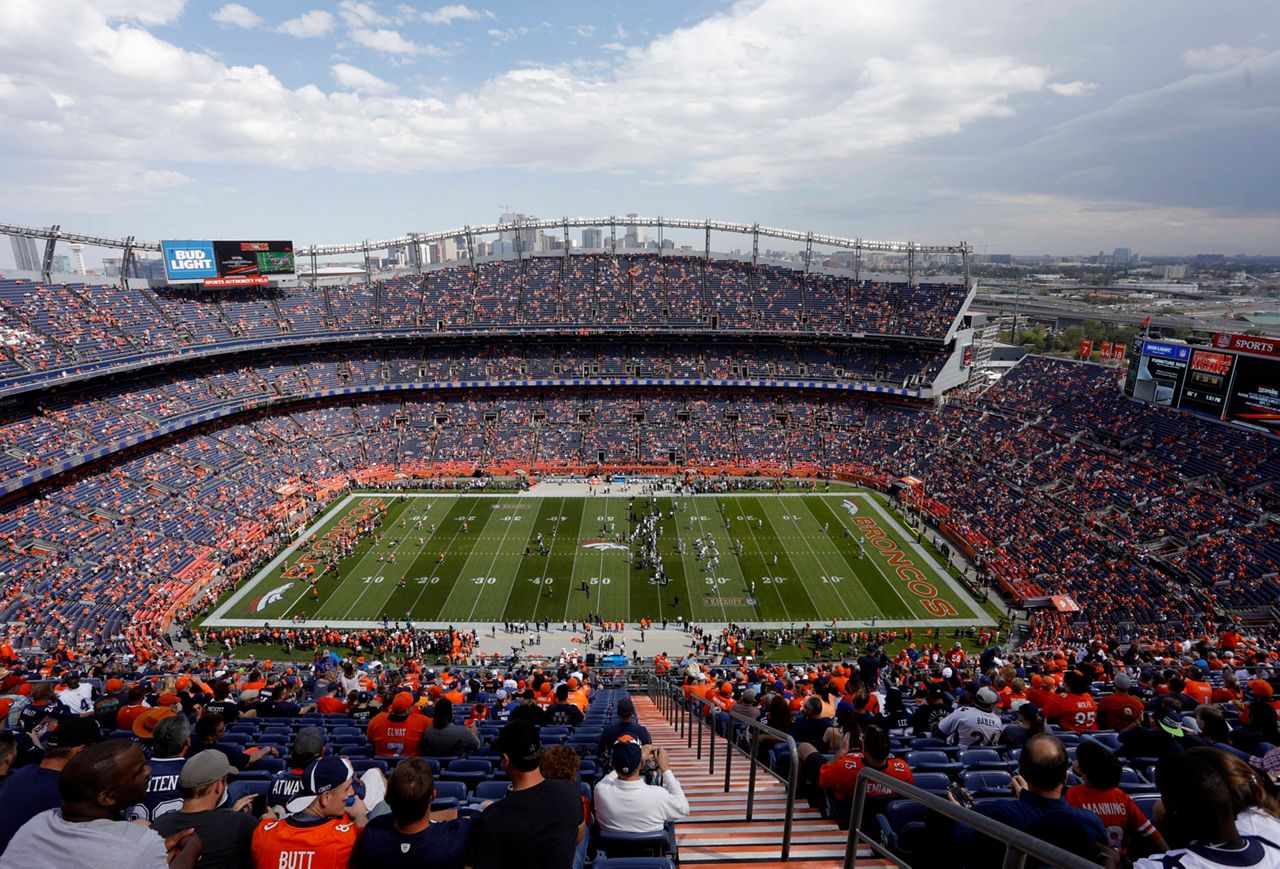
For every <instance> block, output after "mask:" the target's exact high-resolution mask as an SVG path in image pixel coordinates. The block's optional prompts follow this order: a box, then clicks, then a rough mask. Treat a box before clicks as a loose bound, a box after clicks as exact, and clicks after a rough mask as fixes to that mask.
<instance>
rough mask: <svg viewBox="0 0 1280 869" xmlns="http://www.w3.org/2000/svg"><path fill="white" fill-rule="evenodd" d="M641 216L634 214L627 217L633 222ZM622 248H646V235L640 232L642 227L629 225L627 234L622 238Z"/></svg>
mask: <svg viewBox="0 0 1280 869" xmlns="http://www.w3.org/2000/svg"><path fill="white" fill-rule="evenodd" d="M639 216H640V215H638V214H636V213H634V212H632V213H631V214H628V215H627V217H629V218H631V219H633V220H634V219H635V218H637V217H639ZM622 246H623V247H628V248H635V247H643V246H644V233H642V232H641V231H640V227H638V226H636V225H635V224H634V223H629V224H627V231H626V234H625V235H624V236H623V237H622Z"/></svg>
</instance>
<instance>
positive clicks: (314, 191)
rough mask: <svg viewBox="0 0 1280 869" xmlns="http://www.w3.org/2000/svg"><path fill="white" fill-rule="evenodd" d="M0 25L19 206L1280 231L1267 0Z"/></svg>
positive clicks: (209, 7) (476, 10)
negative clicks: (1271, 145)
mask: <svg viewBox="0 0 1280 869" xmlns="http://www.w3.org/2000/svg"><path fill="white" fill-rule="evenodd" d="M0 16H2V19H3V20H4V21H5V22H6V25H7V26H6V28H4V29H3V30H2V31H0V50H2V51H4V53H5V57H6V64H5V66H4V68H3V69H0V94H4V95H5V99H2V100H0V122H3V123H4V126H5V130H6V133H7V135H6V136H5V137H3V138H2V139H0V159H3V160H4V165H5V166H6V167H7V168H6V170H5V171H4V172H3V173H0V191H2V192H3V196H4V201H5V203H6V206H5V209H4V214H3V215H0V219H3V220H6V221H9V222H14V223H20V224H25V225H48V224H51V223H59V224H61V225H62V226H63V227H64V228H66V229H68V230H71V231H77V232H85V233H93V234H101V235H120V236H123V235H136V236H138V237H140V238H148V239H159V238H162V237H169V238H183V237H190V238H200V237H236V236H246V237H249V236H262V237H290V238H293V239H295V240H296V241H297V242H298V243H300V244H309V243H320V244H323V243H331V242H350V241H357V240H359V239H361V238H387V237H394V236H397V235H400V234H402V233H404V232H407V231H410V230H414V231H438V230H446V229H452V228H455V227H461V226H463V225H464V224H468V223H470V224H477V223H490V222H493V220H494V216H495V215H496V214H499V213H501V212H502V211H504V210H507V208H509V209H510V210H511V211H513V212H523V213H530V214H538V215H542V216H547V217H554V216H558V215H560V214H568V215H575V214H587V215H594V214H608V213H615V214H619V215H621V214H625V213H628V212H636V213H639V214H644V215H652V216H656V215H661V214H666V215H672V216H678V217H701V216H705V217H710V218H712V219H720V220H731V221H739V222H745V223H755V222H758V223H760V224H763V225H771V226H776V227H781V228H788V229H798V230H814V231H818V232H828V233H832V234H838V235H845V236H850V237H854V236H861V237H865V238H873V239H884V240H894V241H906V240H912V241H917V242H921V243H956V242H959V241H966V242H968V243H969V244H971V245H973V246H974V248H975V250H978V251H982V250H984V249H985V250H987V251H989V252H990V253H1012V254H1015V255H1022V256H1029V255H1037V254H1053V255H1092V254H1093V253H1095V252H1097V251H1099V250H1111V249H1113V248H1116V247H1129V248H1131V249H1133V250H1135V251H1141V252H1143V253H1149V254H1150V255H1152V256H1178V255H1194V254H1197V253H1206V252H1222V253H1226V254H1228V255H1232V254H1237V253H1251V254H1275V253H1280V249H1278V248H1280V245H1278V244H1277V239H1280V206H1277V202H1278V201H1280V196H1277V193H1280V189H1278V188H1280V178H1277V173H1275V172H1274V169H1273V168H1272V166H1271V158H1270V156H1269V149H1268V148H1266V147H1264V143H1266V142H1269V141H1273V140H1275V138H1276V134H1277V133H1278V132H1280V113H1278V112H1277V109H1276V108H1275V101H1274V95H1275V94H1276V93H1277V92H1280V51H1277V48H1276V42H1275V32H1276V31H1275V25H1277V24H1280V11H1278V10H1277V9H1276V8H1275V7H1274V5H1273V4H1270V3H1266V2H1261V0H1255V2H1242V3H1239V4H1233V5H1232V6H1231V7H1230V8H1229V9H1228V10H1227V11H1226V12H1224V11H1223V10H1220V9H1212V10H1211V9H1206V8H1203V5H1202V4H1195V3H1191V2H1173V3H1169V4H1162V5H1161V6H1160V7H1159V8H1148V7H1147V6H1145V5H1144V4H1140V3H1136V2H1135V3H1102V2H1092V0H1077V2H1072V3H1066V4H1057V5H1055V6H1053V7H1046V8H1039V7H1037V8H1036V9H1034V10H1031V9H1027V8H1025V7H1024V6H1023V5H1022V4H1018V3H1014V2H1011V0H1009V2H1000V0H996V2H987V3H980V4H979V3H943V2H941V0H910V2H904V3H894V4H888V3H877V2H799V0H750V2H747V0H743V2H736V3H728V2H716V0H695V2H686V3H680V4H677V3H674V2H653V3H648V4H644V5H643V7H639V6H637V5H636V4H618V3H602V4H596V5H593V6H592V7H590V8H586V9H584V8H582V7H578V6H574V7H564V8H550V9H543V10H536V11H535V10H530V9H528V8H526V7H524V6H521V5H517V4H514V3H508V2H494V3H487V4H478V3H472V4H456V3H455V4H449V5H439V4H430V5H412V6H411V5H407V4H403V3H401V4H395V3H389V2H384V3H365V2H355V0H341V2H338V3H329V2H319V0H317V2H312V3H303V2H280V3H274V4H263V3H260V2H259V3H253V2H248V3H231V4H226V3H216V2H202V0H191V2H184V0H139V2H131V3H118V2H111V3H101V2H98V3H89V2H87V0H51V2H41V3H37V2H34V0H0ZM500 203H507V204H508V205H502V204H500ZM86 253H87V254H88V253H90V252H89V251H86ZM12 254H13V251H12V250H11V249H10V247H9V246H7V245H0V266H10V267H11V266H13V265H14V263H13V261H12ZM90 255H91V256H94V255H96V254H90Z"/></svg>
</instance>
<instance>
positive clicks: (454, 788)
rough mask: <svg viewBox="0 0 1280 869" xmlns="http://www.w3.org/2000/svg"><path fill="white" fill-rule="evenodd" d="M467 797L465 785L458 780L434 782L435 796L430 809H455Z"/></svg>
mask: <svg viewBox="0 0 1280 869" xmlns="http://www.w3.org/2000/svg"><path fill="white" fill-rule="evenodd" d="M466 798H467V786H466V785H465V784H463V783H462V782H458V781H438V782H436V798H435V799H434V800H432V802H431V809H432V811H440V810H441V809H456V808H457V807H458V806H459V805H461V804H462V802H463V801H464V800H466Z"/></svg>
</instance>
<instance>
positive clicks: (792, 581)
mask: <svg viewBox="0 0 1280 869" xmlns="http://www.w3.org/2000/svg"><path fill="white" fill-rule="evenodd" d="M631 501H632V499H631V498H630V497H629V496H628V495H626V494H623V495H617V494H614V495H611V496H604V495H597V496H578V495H572V496H570V495H566V496H563V497H562V496H555V495H551V496H547V495H542V496H539V495H538V494H536V490H535V492H534V493H527V494H522V495H461V494H459V495H454V494H413V495H408V496H404V497H401V496H397V495H388V494H386V493H364V494H354V495H350V496H348V497H346V498H343V499H342V500H340V501H339V502H337V503H336V504H335V506H334V507H333V508H332V509H331V510H330V511H329V512H328V513H327V514H326V515H325V516H324V517H323V518H322V519H321V520H320V521H319V522H317V523H316V524H315V525H313V526H312V527H311V528H310V529H308V530H307V532H306V533H305V534H304V535H303V536H302V538H301V539H300V540H299V541H298V542H297V543H295V544H294V545H292V546H290V547H288V548H287V549H286V550H285V551H284V552H282V553H281V554H280V555H279V557H277V558H276V559H275V560H273V561H272V562H271V563H270V564H268V565H267V566H266V567H265V568H263V570H262V571H260V572H259V573H258V574H257V575H256V576H254V577H253V578H251V579H250V580H249V581H247V582H246V583H244V584H243V585H242V586H241V588H239V589H238V590H237V591H236V592H234V593H233V594H231V595H229V596H228V597H227V598H225V599H224V600H222V601H220V602H219V604H218V606H217V607H216V608H215V609H214V611H213V612H212V613H211V614H210V615H209V617H208V618H207V619H206V620H205V622H204V624H205V626H207V627H219V626H228V627H230V626H245V627H247V626H260V625H262V624H264V623H273V624H274V623H280V624H283V623H286V622H287V623H294V620H295V619H298V618H299V617H302V624H303V625H306V626H312V627H321V626H329V627H339V628H344V627H367V626H376V625H379V624H381V623H382V620H383V619H387V620H390V621H402V620H404V619H405V618H406V617H408V618H411V619H412V620H413V621H414V622H415V623H423V624H454V625H460V624H469V623H485V622H505V621H534V620H546V621H549V622H552V623H556V624H559V623H563V622H572V621H581V620H583V619H585V618H587V617H588V616H589V615H590V614H592V613H598V614H600V616H601V617H602V618H604V619H606V620H613V621H626V622H630V623H634V622H636V621H638V620H640V619H641V618H645V617H647V618H650V619H653V620H654V621H655V622H660V621H661V620H662V619H664V618H666V619H669V620H670V621H673V622H674V621H676V619H677V618H678V617H682V618H684V619H685V620H687V621H693V622H697V623H709V622H737V623H740V624H741V623H755V624H761V623H765V624H775V625H781V626H787V625H790V624H793V623H794V624H797V625H799V624H803V623H806V622H809V623H812V624H815V625H819V624H829V623H830V622H831V620H832V619H835V620H836V622H837V623H838V624H841V625H865V624H869V623H870V621H871V620H872V619H874V620H875V622H876V624H883V625H886V626H887V625H915V626H933V625H944V626H951V625H963V624H978V623H988V622H989V617H988V616H987V615H986V614H985V613H984V612H983V610H982V609H981V608H980V607H979V606H978V605H977V604H976V603H975V602H974V601H973V600H972V598H970V597H969V595H968V594H967V593H966V592H965V591H964V590H963V588H962V587H961V586H960V585H959V584H958V583H957V582H956V581H955V580H954V578H952V577H951V576H950V575H949V574H948V573H947V571H946V570H945V569H944V568H943V567H942V566H941V565H940V563H939V562H938V561H937V560H936V559H935V558H934V557H933V556H931V555H930V553H929V552H928V551H926V549H925V548H924V547H922V546H920V545H918V544H917V543H916V542H915V538H914V535H913V534H911V533H910V532H909V531H908V530H907V529H906V528H904V527H903V526H902V525H901V524H900V523H899V522H898V520H897V517H896V515H895V514H894V513H893V511H892V510H890V509H888V508H887V507H886V506H885V504H884V502H883V501H882V500H881V498H880V496H879V495H877V494H875V493H872V492H864V491H855V490H848V491H844V492H841V493H839V494H834V493H833V494H741V495H738V494H733V495H699V496H692V497H674V496H671V495H659V496H657V497H656V498H654V499H653V500H652V501H650V500H649V499H647V498H645V497H643V496H640V495H637V496H636V497H635V498H634V505H632V504H631ZM375 502H382V503H383V504H385V505H386V508H387V509H386V514H385V517H384V520H383V522H382V524H381V526H380V527H378V528H377V529H376V530H375V531H374V532H373V533H372V534H370V535H368V536H365V537H363V538H362V539H361V540H360V542H359V544H358V546H357V547H356V549H355V550H354V552H352V553H351V554H350V555H349V556H348V557H346V558H345V559H343V560H342V561H341V563H340V564H339V565H338V568H337V570H327V571H324V572H323V573H322V574H321V575H320V578H319V581H318V583H317V586H316V590H317V594H318V600H317V599H313V597H312V595H311V583H310V582H309V581H308V580H306V579H289V578H288V575H289V573H288V572H289V571H291V570H292V569H295V565H296V564H297V562H298V561H299V559H302V558H305V557H307V556H308V553H309V552H312V553H314V551H315V548H316V546H317V544H318V545H319V546H321V547H323V546H324V545H325V537H326V534H327V533H329V532H330V531H332V530H334V529H335V527H336V526H337V524H338V523H339V522H341V521H343V520H344V518H345V521H346V522H348V523H351V522H353V521H354V518H355V516H357V515H359V513H360V512H361V511H368V510H369V509H370V504H372V503H375ZM651 504H652V505H653V509H657V510H659V511H660V512H661V518H660V520H659V523H658V530H659V549H660V551H661V552H662V554H663V565H664V568H665V573H666V577H667V580H668V584H667V585H665V586H659V585H657V584H656V583H655V582H654V573H653V571H652V570H651V569H649V568H644V567H641V566H640V565H639V564H638V563H637V564H635V565H633V564H632V563H631V562H632V554H631V553H632V551H633V547H632V546H629V545H628V543H627V537H628V535H629V534H630V531H631V528H632V526H631V524H630V511H631V510H634V512H635V514H636V516H637V518H640V517H642V516H643V515H644V514H645V513H647V512H649V510H650V509H651ZM418 523H421V526H422V527H421V529H419V528H418V527H417V525H418ZM433 524H434V526H435V531H434V533H433V532H432V531H431V526H432V525H433ZM539 534H541V535H542V539H543V542H544V544H545V545H546V547H547V549H548V554H547V555H545V556H544V555H540V554H538V551H537V550H538V546H537V543H536V540H537V536H538V535H539ZM697 538H702V539H703V540H704V542H705V541H711V543H710V546H711V548H713V549H715V550H718V551H719V565H718V566H717V567H716V568H714V569H708V566H707V559H700V558H699V557H698V548H697V546H696V544H695V540H696V539H697ZM619 539H621V541H622V542H621V543H619V542H618V541H619ZM419 540H421V541H422V545H419ZM526 547H530V549H531V550H532V554H528V555H526V554H525V552H526ZM392 552H394V553H395V561H394V563H389V562H388V561H386V560H385V559H386V556H387V555H388V554H389V553H392ZM440 553H444V559H443V561H441V560H440V557H439V556H440ZM860 553H861V554H860ZM584 583H585V586H584Z"/></svg>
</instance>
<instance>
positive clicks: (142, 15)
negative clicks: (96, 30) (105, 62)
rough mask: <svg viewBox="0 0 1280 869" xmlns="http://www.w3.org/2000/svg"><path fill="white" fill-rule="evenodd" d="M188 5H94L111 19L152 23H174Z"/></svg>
mask: <svg viewBox="0 0 1280 869" xmlns="http://www.w3.org/2000/svg"><path fill="white" fill-rule="evenodd" d="M186 5H187V0H98V2H97V3H95V4H94V7H95V8H96V9H97V10H98V12H100V13H101V14H102V15H104V16H105V17H107V18H110V19H114V20H128V21H136V22H138V23H139V24H148V25H151V24H172V23H173V22H175V21H177V20H178V19H179V18H181V17H182V12H183V10H184V9H185V8H186ZM6 15H7V12H6Z"/></svg>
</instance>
